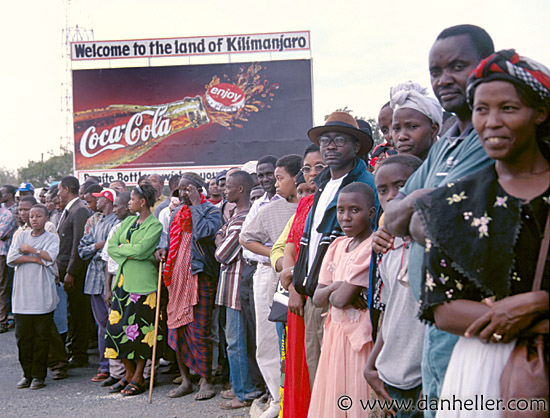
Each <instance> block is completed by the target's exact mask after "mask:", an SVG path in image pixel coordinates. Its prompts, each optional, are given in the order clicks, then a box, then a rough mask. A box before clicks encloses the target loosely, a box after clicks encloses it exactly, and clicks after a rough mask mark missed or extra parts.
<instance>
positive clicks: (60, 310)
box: [53, 282, 69, 334]
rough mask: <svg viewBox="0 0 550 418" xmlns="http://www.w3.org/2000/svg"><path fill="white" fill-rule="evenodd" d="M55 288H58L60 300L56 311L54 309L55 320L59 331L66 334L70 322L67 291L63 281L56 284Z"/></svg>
mask: <svg viewBox="0 0 550 418" xmlns="http://www.w3.org/2000/svg"><path fill="white" fill-rule="evenodd" d="M55 288H56V290H57V296H58V297H59V302H58V304H57V307H56V308H55V311H53V322H54V323H55V326H56V327H57V332H59V333H60V334H65V333H66V332H67V331H69V324H68V323H67V293H65V290H64V289H63V282H61V283H59V284H56V285H55Z"/></svg>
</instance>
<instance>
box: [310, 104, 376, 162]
mask: <svg viewBox="0 0 550 418" xmlns="http://www.w3.org/2000/svg"><path fill="white" fill-rule="evenodd" d="M330 131H335V132H342V133H344V134H348V135H351V136H353V137H354V138H355V139H357V140H358V141H359V143H360V144H361V148H360V149H359V153H358V154H359V155H366V154H367V153H368V152H369V151H370V150H371V148H372V145H373V143H374V142H373V140H372V135H371V134H370V133H368V132H366V130H365V131H362V130H361V129H359V125H357V121H356V120H355V118H354V117H353V116H351V115H350V114H349V113H347V112H333V113H332V114H331V115H330V116H329V117H328V119H327V121H326V123H325V124H324V125H322V126H315V127H313V128H311V129H310V130H309V131H308V132H307V135H308V136H309V139H310V140H311V142H313V143H314V144H317V145H319V137H320V136H321V135H322V134H324V133H325V132H330Z"/></svg>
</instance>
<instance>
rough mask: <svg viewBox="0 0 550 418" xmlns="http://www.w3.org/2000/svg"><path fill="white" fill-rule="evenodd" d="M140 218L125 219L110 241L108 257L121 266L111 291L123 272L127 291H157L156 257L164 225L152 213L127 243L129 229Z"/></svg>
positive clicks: (124, 286)
mask: <svg viewBox="0 0 550 418" xmlns="http://www.w3.org/2000/svg"><path fill="white" fill-rule="evenodd" d="M137 219H138V217H137V216H129V217H128V218H126V219H125V220H124V221H122V224H121V225H120V227H119V228H118V229H117V230H116V232H115V233H114V234H113V237H112V238H111V239H110V240H109V247H108V252H109V255H110V256H111V257H112V259H113V260H115V261H116V262H117V263H118V271H117V274H116V280H113V283H112V290H114V289H115V288H116V286H117V284H118V282H119V280H120V275H121V273H124V284H123V288H124V290H125V291H126V292H128V293H140V294H147V293H151V292H155V291H156V290H157V282H158V267H157V262H156V260H155V255H154V254H155V249H156V248H157V245H158V243H159V240H160V234H161V232H162V224H161V223H160V222H159V221H158V220H157V218H155V217H154V216H153V214H151V215H150V216H149V217H148V218H147V219H146V220H145V222H143V224H142V225H141V226H140V227H139V229H138V230H137V231H134V233H133V234H132V237H131V238H130V243H128V242H126V236H127V234H128V230H129V229H130V227H131V226H132V225H134V223H135V222H136V220H137Z"/></svg>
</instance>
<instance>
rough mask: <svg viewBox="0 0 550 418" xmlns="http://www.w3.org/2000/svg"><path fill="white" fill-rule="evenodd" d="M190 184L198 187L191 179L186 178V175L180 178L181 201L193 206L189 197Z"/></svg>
mask: <svg viewBox="0 0 550 418" xmlns="http://www.w3.org/2000/svg"><path fill="white" fill-rule="evenodd" d="M189 186H194V187H196V186H195V185H194V184H193V182H192V181H191V180H189V179H186V178H185V177H184V178H182V179H181V180H180V184H179V196H180V199H181V201H182V202H183V203H184V204H185V205H187V206H191V200H190V199H189Z"/></svg>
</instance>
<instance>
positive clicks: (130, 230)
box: [105, 183, 162, 396]
mask: <svg viewBox="0 0 550 418" xmlns="http://www.w3.org/2000/svg"><path fill="white" fill-rule="evenodd" d="M154 203H155V190H154V189H153V187H152V186H151V185H150V184H149V183H144V184H142V185H139V186H137V187H136V188H135V189H134V190H132V193H131V198H130V202H129V203H128V205H129V208H130V212H132V213H137V216H129V217H128V218H126V219H125V220H124V221H123V222H122V224H121V225H120V227H119V228H118V229H117V230H116V232H115V233H114V235H113V237H112V238H111V239H110V240H109V247H108V251H109V255H110V256H111V257H112V258H113V260H115V261H116V262H117V263H118V264H119V268H118V272H117V277H116V280H113V286H112V288H113V289H112V290H113V301H112V303H111V312H110V313H109V321H108V324H107V329H106V335H105V340H106V341H105V343H106V344H105V347H106V348H105V358H112V359H121V360H122V362H123V363H124V368H125V369H126V375H125V376H124V378H123V379H121V380H120V381H119V382H118V383H117V384H115V385H113V386H111V392H119V391H120V392H121V393H122V394H123V395H125V396H132V395H137V394H139V393H142V392H143V391H145V384H144V381H143V380H144V379H143V368H144V367H145V361H146V360H147V359H150V358H151V353H152V347H153V342H154V329H155V308H156V305H157V294H156V291H157V277H158V268H157V264H156V261H155V256H154V252H155V249H156V248H157V246H158V243H159V240H160V234H161V232H162V224H161V223H160V222H159V221H158V220H157V219H156V218H155V217H154V216H153V214H152V213H151V207H152V206H153V205H154ZM161 338H162V336H160V335H159V336H158V339H161Z"/></svg>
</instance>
